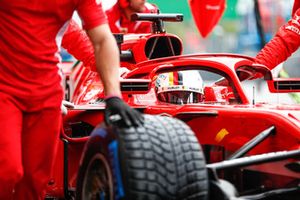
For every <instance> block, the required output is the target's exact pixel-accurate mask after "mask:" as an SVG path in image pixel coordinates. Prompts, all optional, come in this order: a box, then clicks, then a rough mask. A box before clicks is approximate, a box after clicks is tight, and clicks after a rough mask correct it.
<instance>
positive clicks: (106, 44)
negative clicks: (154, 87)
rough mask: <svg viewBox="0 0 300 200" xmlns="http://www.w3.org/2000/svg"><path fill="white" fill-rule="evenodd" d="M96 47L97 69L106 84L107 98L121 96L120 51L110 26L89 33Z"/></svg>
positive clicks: (102, 26)
mask: <svg viewBox="0 0 300 200" xmlns="http://www.w3.org/2000/svg"><path fill="white" fill-rule="evenodd" d="M87 33H88V35H89V37H90V40H91V42H92V44H93V46H94V51H95V59H96V69H97V71H98V73H99V75H100V78H101V80H102V82H103V84H104V93H105V95H106V96H110V95H114V96H121V91H120V82H119V67H120V60H119V50H118V46H117V43H116V40H115V38H114V37H113V35H112V33H111V31H110V29H109V26H108V25H107V24H102V25H100V26H97V27H95V28H92V29H90V30H88V31H87Z"/></svg>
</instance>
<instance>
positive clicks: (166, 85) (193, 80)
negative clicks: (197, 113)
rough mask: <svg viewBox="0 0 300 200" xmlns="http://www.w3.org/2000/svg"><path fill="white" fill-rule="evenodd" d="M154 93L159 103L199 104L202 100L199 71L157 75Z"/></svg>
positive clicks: (201, 84) (201, 83)
mask: <svg viewBox="0 0 300 200" xmlns="http://www.w3.org/2000/svg"><path fill="white" fill-rule="evenodd" d="M155 91H156V94H157V98H158V100H160V101H163V102H168V103H173V104H188V103H199V102H202V101H203V100H204V93H203V80H202V78H201V75H200V73H199V71H197V70H187V71H176V72H168V73H162V74H159V75H157V78H156V81H155Z"/></svg>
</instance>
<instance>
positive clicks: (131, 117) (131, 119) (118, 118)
mask: <svg viewBox="0 0 300 200" xmlns="http://www.w3.org/2000/svg"><path fill="white" fill-rule="evenodd" d="M105 102H106V108H105V112H104V119H105V123H106V125H116V126H119V127H130V126H139V125H142V124H143V122H144V117H143V115H142V113H140V112H138V111H137V110H135V109H133V108H131V107H129V106H128V105H127V104H126V103H125V102H124V101H123V100H122V99H121V98H119V97H110V98H107V99H105Z"/></svg>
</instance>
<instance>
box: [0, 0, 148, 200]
mask: <svg viewBox="0 0 300 200" xmlns="http://www.w3.org/2000/svg"><path fill="white" fill-rule="evenodd" d="M75 9H76V10H77V11H78V13H79V15H80V16H81V18H82V20H83V26H84V29H85V30H87V33H88V35H89V37H90V39H91V41H92V44H93V47H94V49H95V50H94V51H95V57H96V68H97V70H98V72H99V74H100V76H101V79H102V81H103V84H104V86H105V95H106V110H105V119H106V121H109V119H110V116H114V117H115V116H119V119H120V120H119V121H122V122H124V123H126V125H137V124H139V123H140V122H141V120H142V116H141V115H140V114H139V113H138V112H137V111H136V110H134V109H131V108H130V107H129V106H128V105H127V104H125V103H124V102H123V100H122V99H121V98H120V96H121V92H120V87H119V76H118V68H119V55H118V54H119V52H118V48H117V45H116V42H115V39H114V38H113V36H112V34H111V31H110V29H109V26H108V24H107V19H106V17H105V14H104V12H103V10H102V8H101V6H99V5H97V3H96V1H95V0H59V1H52V0H13V1H11V0H0V24H1V25H0V47H1V48H0V108H1V112H0V127H1V140H0V165H1V170H0V199H5V200H9V199H18V200H21V199H26V200H29V199H30V200H36V199H44V197H45V188H46V185H47V182H48V180H49V176H50V174H51V168H52V165H53V160H54V156H55V152H56V147H57V144H58V141H59V137H58V135H59V129H60V126H61V110H60V108H61V102H62V99H63V90H62V87H61V80H62V79H61V76H60V70H59V68H58V66H59V65H58V62H59V61H60V58H59V56H58V53H57V52H58V50H59V46H60V41H61V36H62V35H63V33H64V31H65V28H66V27H67V25H68V21H69V20H70V18H71V17H72V14H73V11H74V10H75Z"/></svg>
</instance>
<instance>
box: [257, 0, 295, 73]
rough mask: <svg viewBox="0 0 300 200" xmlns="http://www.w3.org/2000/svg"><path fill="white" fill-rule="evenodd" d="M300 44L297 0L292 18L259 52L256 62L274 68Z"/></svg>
mask: <svg viewBox="0 0 300 200" xmlns="http://www.w3.org/2000/svg"><path fill="white" fill-rule="evenodd" d="M299 46H300V0H295V1H294V6H293V11H292V18H291V19H290V20H289V21H288V22H287V23H286V24H284V25H283V26H281V27H280V29H279V30H278V31H277V33H276V35H275V36H274V38H273V39H272V40H271V41H270V42H268V43H267V44H266V45H265V47H264V48H263V49H262V50H261V51H260V52H259V53H258V54H257V56H256V60H255V62H256V63H259V64H263V65H265V66H267V67H268V68H269V69H273V68H275V67H276V66H277V65H278V64H280V63H282V62H283V61H285V60H286V59H287V58H288V57H289V56H291V54H292V53H294V52H295V51H296V50H297V49H298V48H299Z"/></svg>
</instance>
